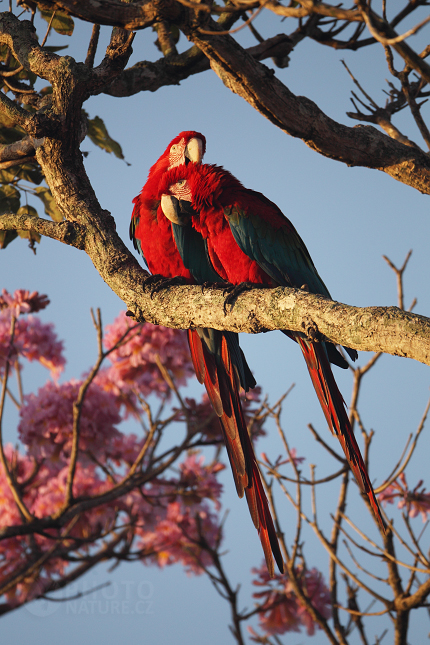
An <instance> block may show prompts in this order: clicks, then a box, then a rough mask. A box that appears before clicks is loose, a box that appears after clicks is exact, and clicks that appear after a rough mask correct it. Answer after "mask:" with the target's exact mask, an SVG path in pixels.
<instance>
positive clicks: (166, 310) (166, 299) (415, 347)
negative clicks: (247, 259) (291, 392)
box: [0, 210, 430, 365]
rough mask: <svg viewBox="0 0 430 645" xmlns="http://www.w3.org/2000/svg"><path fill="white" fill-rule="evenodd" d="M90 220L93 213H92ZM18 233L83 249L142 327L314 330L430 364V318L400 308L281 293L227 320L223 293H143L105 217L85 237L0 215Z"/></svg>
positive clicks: (251, 296)
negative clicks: (149, 324)
mask: <svg viewBox="0 0 430 645" xmlns="http://www.w3.org/2000/svg"><path fill="white" fill-rule="evenodd" d="M81 212H85V211H81ZM86 214H87V216H89V215H90V214H89V211H88V210H87V211H86ZM79 219H81V218H79ZM103 219H104V220H105V222H106V224H105V225H103ZM82 220H83V218H82ZM97 220H98V225H97V226H96V222H97ZM82 224H83V221H82ZM14 228H21V229H33V230H36V231H37V232H39V233H41V234H42V235H44V234H46V235H48V236H49V237H52V238H54V239H57V240H60V241H62V242H65V243H66V244H72V245H73V246H75V247H77V248H85V250H86V252H87V253H88V255H89V256H90V257H91V259H92V261H93V262H94V265H95V266H96V268H97V270H98V271H99V273H100V275H101V277H102V278H103V279H104V281H105V282H106V283H107V284H108V285H109V286H110V287H111V288H112V289H113V290H114V291H115V293H117V295H118V296H119V297H120V298H121V299H122V300H123V301H124V302H125V303H126V305H127V307H128V309H129V310H131V311H132V312H134V313H135V315H136V319H137V320H139V321H143V320H146V321H148V322H152V323H154V324H159V325H165V326H166V327H174V328H179V329H188V328H189V327H192V326H194V327H212V328H214V329H228V330H230V331H236V332H247V333H251V334H255V333H260V332H264V331H271V330H275V329H290V330H293V331H299V332H303V333H304V334H307V333H308V330H309V329H312V330H315V329H316V330H318V332H319V333H320V334H321V335H322V336H323V337H326V338H329V339H330V340H331V341H333V342H334V343H338V344H341V345H346V346H348V347H352V348H354V349H358V350H361V351H381V352H385V353H388V354H393V355H395V356H406V357H408V358H413V359H415V360H417V361H420V362H422V363H426V364H428V365H430V320H429V319H428V318H424V317H423V316H419V315H417V314H412V313H409V312H405V311H401V310H400V309H398V308H397V307H352V306H349V305H345V304H341V303H338V302H333V301H331V300H328V299H326V298H323V297H322V296H318V295H314V294H309V293H306V292H304V291H300V290H299V289H289V288H283V287H278V288H277V289H253V290H251V291H249V292H247V293H243V294H241V295H240V296H239V297H238V298H237V301H236V303H235V305H234V306H233V307H232V308H231V310H230V311H228V313H227V315H226V314H225V313H224V295H223V290H222V289H213V290H212V289H210V290H205V291H204V292H203V293H202V289H201V287H194V286H183V287H171V288H169V289H166V290H163V291H161V292H160V293H158V294H156V295H154V297H153V298H151V295H150V294H149V293H148V292H145V291H144V288H143V281H144V278H145V272H144V271H143V270H142V269H141V268H140V267H139V265H138V264H137V262H136V260H135V259H134V258H133V256H132V255H131V254H130V253H129V251H128V250H127V249H126V248H125V246H124V244H123V242H122V241H121V240H120V238H119V237H118V236H117V234H116V233H115V230H114V228H113V222H112V220H111V218H110V217H109V216H108V214H107V213H106V212H104V211H101V213H100V219H99V217H94V218H93V220H92V222H91V223H90V221H89V219H88V220H87V224H86V225H85V229H86V235H84V234H83V230H84V227H83V226H77V225H76V224H72V223H70V222H60V223H58V224H56V223H54V222H49V221H47V220H43V219H40V218H36V217H30V216H27V215H25V216H21V217H18V216H16V215H3V216H1V217H0V230H11V229H14ZM101 229H103V230H101Z"/></svg>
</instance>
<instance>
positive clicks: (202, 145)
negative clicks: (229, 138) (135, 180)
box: [148, 130, 206, 180]
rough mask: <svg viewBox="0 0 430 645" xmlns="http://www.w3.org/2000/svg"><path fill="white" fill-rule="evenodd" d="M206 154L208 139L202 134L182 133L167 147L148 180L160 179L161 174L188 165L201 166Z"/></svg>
mask: <svg viewBox="0 0 430 645" xmlns="http://www.w3.org/2000/svg"><path fill="white" fill-rule="evenodd" d="M205 152H206V139H205V137H204V136H203V134H200V132H194V130H190V131H187V132H180V133H179V134H178V136H177V137H175V138H174V139H173V140H172V141H171V142H170V143H169V145H168V146H167V148H166V150H165V151H164V152H163V154H162V155H161V157H160V158H159V159H158V161H156V163H155V164H154V165H153V166H152V168H151V170H150V171H149V175H148V180H150V179H152V178H156V177H157V178H158V180H159V179H160V174H163V173H165V172H166V171H168V170H170V169H172V168H176V167H177V166H181V165H183V164H185V165H187V164H188V163H190V162H192V163H196V164H199V163H201V162H202V159H203V155H204V154H205Z"/></svg>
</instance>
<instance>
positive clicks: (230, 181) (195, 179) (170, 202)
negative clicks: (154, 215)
mask: <svg viewBox="0 0 430 645" xmlns="http://www.w3.org/2000/svg"><path fill="white" fill-rule="evenodd" d="M241 189H243V186H242V184H241V183H240V181H239V180H238V179H236V178H235V177H233V175H232V174H231V173H229V172H228V171H227V170H224V168H222V167H221V166H215V165H209V164H195V163H191V164H188V165H186V166H185V165H181V166H177V167H174V168H172V169H171V170H169V171H168V172H166V173H164V175H163V177H162V179H161V181H160V184H159V186H158V199H160V200H161V207H162V209H163V212H164V214H165V216H166V217H167V218H168V219H170V221H172V222H173V221H174V222H175V223H176V224H179V223H180V222H179V221H176V220H179V219H180V217H179V216H178V215H177V214H176V215H175V211H177V210H178V204H179V206H180V207H181V210H182V214H183V215H184V208H185V211H186V212H188V213H190V212H191V211H190V209H189V208H186V205H185V202H191V205H192V208H193V209H194V211H200V210H201V209H202V208H208V207H214V206H216V205H218V206H222V205H223V202H224V201H225V199H224V198H226V199H227V201H228V200H229V198H230V197H231V195H232V193H234V191H238V190H241ZM181 205H182V206H181ZM184 216H185V215H184ZM174 218H176V219H174Z"/></svg>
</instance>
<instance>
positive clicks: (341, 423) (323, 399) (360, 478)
mask: <svg viewBox="0 0 430 645" xmlns="http://www.w3.org/2000/svg"><path fill="white" fill-rule="evenodd" d="M295 339H296V340H297V341H298V343H299V344H300V347H301V349H302V352H303V356H304V357H305V361H306V365H307V366H308V370H309V374H310V376H311V379H312V383H313V385H314V388H315V391H316V393H317V396H318V399H319V402H320V404H321V407H322V409H323V412H324V415H325V418H326V419H327V423H328V425H329V428H330V430H331V431H332V433H333V434H334V435H336V436H337V438H338V439H339V441H340V445H341V446H342V449H343V451H344V453H345V456H346V458H347V460H348V463H349V465H350V468H351V470H352V472H353V473H354V476H355V479H356V480H357V483H358V485H359V486H360V489H361V491H362V492H363V493H365V494H366V495H367V497H368V499H369V502H370V505H371V507H372V510H373V513H374V514H375V517H376V519H377V520H378V522H379V524H380V525H381V526H382V528H383V529H384V530H386V528H387V527H386V524H385V521H384V518H383V517H382V514H381V510H380V508H379V504H378V502H377V500H376V497H375V493H374V491H373V487H372V484H371V482H370V478H369V475H368V473H367V469H366V466H365V464H364V461H363V458H362V456H361V453H360V448H359V447H358V444H357V442H356V440H355V436H354V433H353V431H352V428H351V424H350V422H349V419H348V415H347V413H346V409H345V402H344V400H343V397H342V395H341V393H340V392H339V389H338V387H337V385H336V381H335V380H334V376H333V373H332V371H331V367H330V363H329V360H328V358H327V355H326V352H325V349H324V346H323V345H322V343H311V342H309V341H307V340H304V339H303V338H301V337H299V336H296V337H295Z"/></svg>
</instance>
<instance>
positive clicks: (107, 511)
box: [31, 463, 115, 539]
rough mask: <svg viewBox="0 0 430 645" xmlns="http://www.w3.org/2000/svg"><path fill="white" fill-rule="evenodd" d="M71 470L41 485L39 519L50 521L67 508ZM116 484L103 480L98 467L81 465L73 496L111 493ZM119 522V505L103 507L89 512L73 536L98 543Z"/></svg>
mask: <svg viewBox="0 0 430 645" xmlns="http://www.w3.org/2000/svg"><path fill="white" fill-rule="evenodd" d="M68 472H69V469H68V467H67V466H66V467H64V468H62V470H60V471H59V472H58V473H57V475H55V476H52V474H51V476H50V477H47V478H46V481H45V482H44V483H43V484H40V485H39V487H38V491H37V493H38V494H37V497H36V499H35V500H34V502H33V504H32V507H31V510H32V512H33V513H34V515H36V516H37V517H49V516H50V515H53V514H55V513H56V512H57V511H58V510H59V509H60V508H61V506H62V505H63V503H64V498H65V495H66V484H67V476H68ZM111 487H112V484H111V483H110V482H108V481H103V480H101V479H100V478H99V476H98V474H97V472H96V467H95V466H93V465H91V466H88V465H87V466H85V467H83V466H81V464H79V463H78V464H77V467H76V472H75V477H74V479H73V495H74V497H75V498H79V497H92V496H94V495H99V494H101V493H104V492H105V491H107V490H109V489H110V488H111ZM114 521H115V504H114V503H112V504H103V505H101V506H96V507H95V508H92V509H91V510H89V511H85V512H83V513H82V514H80V516H79V520H78V521H77V522H76V524H75V525H74V526H73V528H72V530H71V531H70V534H69V535H70V536H71V537H72V536H73V537H79V538H86V539H96V538H97V537H98V536H99V534H100V533H101V532H102V531H105V530H107V529H108V528H109V527H110V526H112V525H113V522H114Z"/></svg>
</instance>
